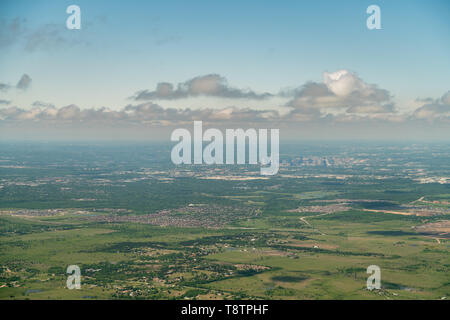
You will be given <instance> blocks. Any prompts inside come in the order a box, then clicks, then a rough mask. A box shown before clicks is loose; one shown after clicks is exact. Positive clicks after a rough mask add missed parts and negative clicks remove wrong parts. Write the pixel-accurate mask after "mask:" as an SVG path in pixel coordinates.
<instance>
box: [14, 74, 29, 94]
mask: <svg viewBox="0 0 450 320" xmlns="http://www.w3.org/2000/svg"><path fill="white" fill-rule="evenodd" d="M31 81H32V80H31V77H30V76H29V75H27V74H24V75H22V77H21V78H20V80H19V82H17V85H16V88H17V89H21V90H26V89H28V88H29V87H30V85H31Z"/></svg>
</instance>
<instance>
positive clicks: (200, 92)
mask: <svg viewBox="0 0 450 320" xmlns="http://www.w3.org/2000/svg"><path fill="white" fill-rule="evenodd" d="M197 96H213V97H221V98H231V99H257V100H261V99H266V98H269V97H271V96H272V94H270V93H262V94H258V93H255V92H254V91H252V90H243V89H237V88H233V87H230V86H229V85H228V83H227V80H226V79H225V78H224V77H222V76H220V75H218V74H208V75H204V76H198V77H195V78H193V79H190V80H187V81H185V82H182V83H179V84H178V85H177V87H176V88H175V87H174V85H173V84H171V83H168V82H160V83H158V84H157V86H156V89H155V90H153V91H149V90H141V91H138V92H136V94H135V95H134V97H133V98H134V99H135V100H173V99H182V98H188V97H197Z"/></svg>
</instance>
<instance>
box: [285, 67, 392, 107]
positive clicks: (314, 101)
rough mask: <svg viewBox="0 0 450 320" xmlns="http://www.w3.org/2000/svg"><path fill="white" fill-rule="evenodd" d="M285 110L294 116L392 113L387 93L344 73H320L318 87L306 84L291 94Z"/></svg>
mask: <svg viewBox="0 0 450 320" xmlns="http://www.w3.org/2000/svg"><path fill="white" fill-rule="evenodd" d="M293 96H294V98H293V99H292V100H291V101H289V102H288V104H287V105H288V106H290V107H293V108H295V109H297V110H298V111H297V112H304V113H307V114H311V113H313V112H314V111H313V110H317V111H316V113H317V112H318V113H320V114H321V113H323V112H325V111H327V109H335V110H339V109H341V110H342V109H345V111H346V112H347V113H358V114H373V113H393V112H395V105H394V103H393V102H392V101H391V98H392V97H391V95H390V93H389V91H387V90H385V89H380V88H378V86H376V85H375V84H368V83H366V82H364V81H363V80H362V79H361V78H360V77H358V75H356V74H355V73H352V72H350V71H348V70H339V71H336V72H324V73H323V81H322V82H321V83H317V82H308V83H306V84H305V85H304V86H302V87H301V88H299V89H297V90H295V91H294V92H293Z"/></svg>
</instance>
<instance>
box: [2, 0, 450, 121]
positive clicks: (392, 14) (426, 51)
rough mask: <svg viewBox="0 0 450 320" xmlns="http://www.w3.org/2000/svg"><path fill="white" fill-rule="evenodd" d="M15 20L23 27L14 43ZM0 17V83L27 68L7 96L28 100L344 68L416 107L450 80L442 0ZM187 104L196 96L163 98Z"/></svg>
mask: <svg viewBox="0 0 450 320" xmlns="http://www.w3.org/2000/svg"><path fill="white" fill-rule="evenodd" d="M71 4H76V5H78V6H80V8H81V20H82V29H81V30H68V29H66V28H65V21H66V19H67V17H68V14H66V12H65V11H66V8H67V6H69V5H71ZM371 4H377V5H378V6H380V8H381V24H382V30H368V29H367V28H366V19H367V17H368V14H367V13H366V8H367V7H368V6H369V5H371ZM14 19H19V20H18V21H20V27H21V28H22V29H23V30H22V32H20V33H18V34H17V35H15V36H14V39H13V40H11V39H10V41H9V42H8V41H6V40H5V39H9V38H7V37H8V34H7V33H8V32H10V31H9V29H8V25H9V24H10V23H11V21H14ZM0 23H1V24H0V27H2V29H3V30H2V31H0V83H6V84H10V85H15V83H16V82H17V81H18V80H19V79H20V77H21V76H22V75H23V74H27V75H29V76H30V77H31V78H32V86H31V87H30V89H29V90H26V92H23V91H19V92H15V91H13V90H10V91H9V93H7V94H3V96H0V99H4V100H8V101H11V104H12V105H16V106H18V107H20V108H23V109H30V108H32V103H33V102H35V101H43V102H46V103H51V104H54V105H55V106H57V107H63V106H66V105H70V104H75V105H77V106H79V107H80V108H99V107H102V106H106V107H109V108H112V109H114V110H118V109H120V108H122V107H123V106H124V105H126V104H128V103H130V99H129V98H130V96H132V95H133V94H135V92H137V91H139V90H145V89H148V90H153V89H154V88H155V87H156V86H157V84H158V83H159V82H170V83H173V84H174V85H176V84H177V83H182V82H185V81H187V80H189V79H192V78H194V77H198V76H201V75H207V74H219V75H221V76H223V77H224V78H226V79H227V81H228V83H229V84H230V85H231V86H233V87H236V88H243V89H246V88H248V89H251V90H252V91H255V92H270V93H273V94H276V93H277V92H279V91H280V90H283V89H287V88H292V89H293V88H298V87H301V86H302V85H304V84H305V83H307V82H308V81H313V82H320V81H322V78H323V72H325V71H328V72H334V71H337V70H341V69H345V70H349V71H350V72H354V73H355V74H357V75H358V76H359V77H360V78H361V79H363V80H364V82H365V83H369V84H376V85H377V86H378V87H380V88H384V89H386V90H388V91H389V92H390V94H391V95H392V96H393V97H394V99H395V103H396V108H397V110H400V111H405V112H406V111H408V110H409V111H411V112H412V110H413V109H414V108H415V107H416V106H414V105H411V103H410V102H411V101H413V100H414V99H416V98H428V97H431V98H433V99H438V98H439V97H441V96H442V95H443V94H444V93H445V92H446V91H447V90H449V83H450V41H449V39H450V1H447V0H442V1H440V0H435V1H413V0H409V1H406V0H396V1H374V0H371V1H363V0H359V1H356V0H355V1H350V0H346V1H250V0H246V1H234V0H230V1H195V0H192V1H137V0H135V1H114V0H109V1H106V0H89V1H83V0H79V1H74V0H71V1H55V0H45V1H43V0H36V1H30V0H14V1H10V0H2V2H1V4H0ZM45 28H47V29H45ZM42 30H44V32H42ZM45 30H46V31H45ZM33 37H34V38H33ZM52 37H53V38H52ZM55 39H59V40H58V41H56V40H55ZM30 41H31V43H32V44H33V45H30ZM183 103H186V104H189V103H190V104H191V105H187V107H191V108H194V107H195V106H194V105H195V104H197V101H195V103H194V102H192V101H191V102H189V101H186V102H184V101H173V102H172V104H170V103H169V104H165V105H163V106H164V107H172V106H173V107H176V108H180V107H183ZM204 103H209V104H214V103H213V102H211V100H208V101H206V102H204ZM227 103H228V102H227ZM198 104H199V105H202V103H200V102H199V103H198ZM224 104H225V105H226V103H224ZM250 105H251V106H253V105H254V103H253V104H252V103H250ZM218 106H222V104H221V103H220V102H218ZM275 107H276V106H275Z"/></svg>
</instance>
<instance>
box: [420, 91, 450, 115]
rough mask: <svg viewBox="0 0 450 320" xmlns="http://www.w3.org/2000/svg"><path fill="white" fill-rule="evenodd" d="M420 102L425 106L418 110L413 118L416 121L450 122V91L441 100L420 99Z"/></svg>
mask: <svg viewBox="0 0 450 320" xmlns="http://www.w3.org/2000/svg"><path fill="white" fill-rule="evenodd" d="M418 101H422V102H423V103H424V104H423V106H421V107H419V108H417V109H416V110H415V111H414V113H413V117H414V118H415V119H422V120H428V121H432V120H438V119H439V120H447V121H448V120H450V90H449V91H447V92H446V93H445V94H444V95H443V96H442V97H441V98H439V99H435V100H433V99H431V98H427V99H418Z"/></svg>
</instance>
